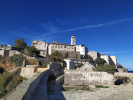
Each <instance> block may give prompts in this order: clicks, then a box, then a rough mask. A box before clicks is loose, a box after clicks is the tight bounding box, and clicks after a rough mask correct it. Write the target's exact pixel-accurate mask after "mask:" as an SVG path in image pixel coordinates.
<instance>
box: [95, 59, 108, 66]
mask: <svg viewBox="0 0 133 100" xmlns="http://www.w3.org/2000/svg"><path fill="white" fill-rule="evenodd" d="M94 62H95V63H96V64H98V65H104V64H105V63H106V61H105V60H103V59H102V58H97V59H96V60H95V61H94Z"/></svg>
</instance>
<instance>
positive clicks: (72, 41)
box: [71, 34, 76, 45]
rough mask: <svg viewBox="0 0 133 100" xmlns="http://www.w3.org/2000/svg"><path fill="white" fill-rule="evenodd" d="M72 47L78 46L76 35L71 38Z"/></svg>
mask: <svg viewBox="0 0 133 100" xmlns="http://www.w3.org/2000/svg"><path fill="white" fill-rule="evenodd" d="M71 45H76V37H75V35H74V34H73V35H72V36H71Z"/></svg>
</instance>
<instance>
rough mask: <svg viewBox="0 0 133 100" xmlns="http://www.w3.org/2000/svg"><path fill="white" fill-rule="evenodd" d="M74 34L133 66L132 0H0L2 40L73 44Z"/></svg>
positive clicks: (77, 41)
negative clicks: (71, 42) (21, 39)
mask: <svg viewBox="0 0 133 100" xmlns="http://www.w3.org/2000/svg"><path fill="white" fill-rule="evenodd" d="M72 34H75V35H76V44H77V45H80V44H84V45H85V46H87V47H88V50H89V51H91V50H95V51H97V52H100V53H102V54H108V55H110V56H111V55H114V56H116V57H117V61H118V63H120V64H122V65H123V66H124V67H126V68H128V69H129V70H133V0H0V44H9V45H14V41H15V40H16V39H20V38H23V39H24V41H25V42H27V44H28V45H29V46H31V42H32V41H33V40H42V41H45V42H49V43H51V42H52V41H58V42H59V43H68V44H70V41H71V40H70V38H71V35H72Z"/></svg>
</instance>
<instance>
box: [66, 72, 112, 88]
mask: <svg viewBox="0 0 133 100" xmlns="http://www.w3.org/2000/svg"><path fill="white" fill-rule="evenodd" d="M113 79H114V76H113V75H112V74H108V73H107V72H88V71H78V70H67V71H65V75H64V84H65V85H70V86H71V85H72V86H73V85H111V84H113Z"/></svg>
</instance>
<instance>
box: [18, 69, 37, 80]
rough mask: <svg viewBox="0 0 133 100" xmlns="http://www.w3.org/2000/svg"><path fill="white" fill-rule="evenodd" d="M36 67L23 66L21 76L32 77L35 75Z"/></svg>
mask: <svg viewBox="0 0 133 100" xmlns="http://www.w3.org/2000/svg"><path fill="white" fill-rule="evenodd" d="M35 74H36V73H35V67H22V68H21V73H20V76H22V77H25V78H31V77H33V76H34V75H35Z"/></svg>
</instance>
